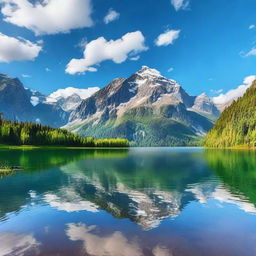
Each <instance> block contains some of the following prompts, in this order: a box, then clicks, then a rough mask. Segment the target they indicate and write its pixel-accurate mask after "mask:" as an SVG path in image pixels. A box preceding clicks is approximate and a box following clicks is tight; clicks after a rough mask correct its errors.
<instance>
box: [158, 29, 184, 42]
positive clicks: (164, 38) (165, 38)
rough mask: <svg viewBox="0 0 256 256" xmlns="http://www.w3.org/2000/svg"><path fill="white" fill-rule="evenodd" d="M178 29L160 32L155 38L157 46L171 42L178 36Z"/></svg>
mask: <svg viewBox="0 0 256 256" xmlns="http://www.w3.org/2000/svg"><path fill="white" fill-rule="evenodd" d="M179 35H180V30H167V31H166V32H164V33H163V34H160V35H159V36H158V37H157V39H156V40H155V44H156V45H157V46H167V45H169V44H173V43H174V41H175V40H176V39H178V38H179Z"/></svg>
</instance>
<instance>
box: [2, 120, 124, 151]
mask: <svg viewBox="0 0 256 256" xmlns="http://www.w3.org/2000/svg"><path fill="white" fill-rule="evenodd" d="M0 143H1V144H10V145H60V146H81V147H127V146H129V142H128V140H125V139H94V138H88V137H87V138H83V137H81V136H79V135H76V134H73V133H71V132H68V131H67V130H65V129H54V128H51V127H48V126H42V125H41V124H34V123H28V122H25V123H21V122H11V121H7V120H4V119H2V118H1V117H0Z"/></svg>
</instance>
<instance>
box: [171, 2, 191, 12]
mask: <svg viewBox="0 0 256 256" xmlns="http://www.w3.org/2000/svg"><path fill="white" fill-rule="evenodd" d="M171 3H172V5H173V7H174V9H175V10H176V11H179V10H186V9H187V8H188V6H189V0H171Z"/></svg>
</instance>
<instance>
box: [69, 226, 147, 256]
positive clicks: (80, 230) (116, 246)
mask: <svg viewBox="0 0 256 256" xmlns="http://www.w3.org/2000/svg"><path fill="white" fill-rule="evenodd" d="M97 229H99V227H97V226H86V225H84V224H81V223H79V224H74V223H70V224H68V229H67V231H66V233H67V236H68V237H69V238H70V240H72V241H82V242H83V247H84V251H85V252H86V253H88V254H90V255H98V256H104V255H113V256H117V255H120V252H122V255H123V256H131V255H133V256H140V255H142V250H141V248H140V246H139V244H138V243H136V242H135V241H128V239H127V238H126V237H125V236H124V235H123V234H122V233H121V232H119V231H115V232H114V233H112V234H109V235H106V236H100V235H99V233H96V232H95V230H97ZM99 245H100V246H99Z"/></svg>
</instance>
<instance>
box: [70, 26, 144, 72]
mask: <svg viewBox="0 0 256 256" xmlns="http://www.w3.org/2000/svg"><path fill="white" fill-rule="evenodd" d="M144 42H145V38H144V36H143V34H142V33H141V32H140V31H135V32H131V33H127V34H125V35H124V36H122V37H121V38H120V39H117V40H110V41H107V40H106V39H105V38H104V37H99V38H98V39H96V40H93V41H91V42H89V43H88V44H87V45H85V47H84V57H83V58H81V59H72V60H71V61H70V62H69V63H68V64H67V67H66V72H67V73H69V74H76V73H84V72H86V71H90V72H95V71H97V69H96V68H95V67H93V66H94V65H96V64H99V63H101V62H102V61H105V60H112V61H113V62H115V63H122V62H124V61H125V60H126V59H127V58H128V57H129V55H130V54H136V53H139V52H142V51H146V50H147V49H148V48H147V47H146V46H145V44H144Z"/></svg>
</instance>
